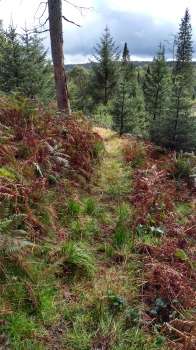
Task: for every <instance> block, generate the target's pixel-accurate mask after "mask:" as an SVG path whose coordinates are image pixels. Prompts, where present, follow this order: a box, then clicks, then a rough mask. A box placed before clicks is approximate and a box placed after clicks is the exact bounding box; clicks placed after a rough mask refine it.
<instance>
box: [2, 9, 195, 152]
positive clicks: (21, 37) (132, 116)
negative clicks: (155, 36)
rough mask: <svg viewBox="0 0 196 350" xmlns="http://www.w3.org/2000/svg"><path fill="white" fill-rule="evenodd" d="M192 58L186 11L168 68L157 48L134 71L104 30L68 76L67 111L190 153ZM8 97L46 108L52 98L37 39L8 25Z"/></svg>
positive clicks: (50, 80)
mask: <svg viewBox="0 0 196 350" xmlns="http://www.w3.org/2000/svg"><path fill="white" fill-rule="evenodd" d="M192 55H193V47H192V28H191V21H190V14H189V11H188V9H187V10H186V11H185V15H184V17H183V18H182V21H181V23H180V28H179V32H178V35H177V40H176V59H175V61H174V62H173V65H168V63H167V61H166V58H165V49H164V46H162V45H161V44H160V46H159V48H158V51H157V53H156V55H155V57H154V59H153V61H152V63H151V64H149V65H148V66H147V67H139V68H137V67H136V66H135V65H134V64H133V63H132V61H131V58H130V53H129V48H128V45H127V43H125V44H124V49H123V52H122V53H121V52H120V50H119V48H118V47H117V45H116V43H115V41H114V39H113V38H112V35H111V34H110V30H109V28H108V27H106V28H105V30H104V33H103V35H102V37H101V38H100V42H99V43H98V44H97V45H96V46H95V49H94V59H93V62H91V65H90V68H89V69H85V68H84V67H81V66H75V67H74V68H73V69H72V70H71V71H70V72H69V73H68V85H69V86H68V88H69V97H70V102H71V107H72V110H73V111H82V112H83V113H84V114H85V115H87V116H88V117H90V118H92V119H93V120H94V121H95V122H98V123H99V124H101V125H103V126H108V127H112V128H113V129H114V130H116V131H117V132H119V134H120V135H122V134H124V133H131V134H134V135H141V136H142V137H145V138H148V139H150V140H151V141H153V142H155V143H157V144H158V145H161V146H164V147H167V148H170V149H175V150H177V151H179V150H181V149H182V150H195V149H196V117H195V116H194V115H193V112H192V111H193V109H192V105H193V98H194V96H195V86H194V85H195V81H194V80H196V79H194V74H195V71H194V67H193V63H192ZM13 92H17V93H20V94H22V95H24V96H27V97H29V98H31V99H35V100H40V101H43V102H45V103H47V102H48V101H51V100H53V99H54V97H55V88H54V73H53V66H52V64H51V63H50V61H49V60H48V58H47V52H46V51H45V50H44V47H43V44H42V40H41V39H40V38H39V37H38V36H37V35H36V34H32V33H29V32H28V31H27V30H24V32H23V33H22V34H19V33H17V30H16V29H15V28H14V27H13V26H10V27H9V28H8V29H7V30H3V29H0V93H2V94H10V93H13Z"/></svg>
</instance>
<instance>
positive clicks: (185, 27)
mask: <svg viewBox="0 0 196 350" xmlns="http://www.w3.org/2000/svg"><path fill="white" fill-rule="evenodd" d="M191 39H192V30H191V23H190V15H189V12H188V10H186V12H185V15H184V18H183V19H182V22H181V25H180V30H179V34H178V37H177V53H176V64H175V67H174V71H173V86H172V95H171V104H170V111H169V113H168V117H167V121H166V125H165V127H164V128H163V136H164V137H163V139H162V144H164V145H165V146H166V147H169V148H172V149H176V150H178V151H179V150H180V149H182V150H191V149H195V147H196V119H195V118H194V117H192V115H191V113H192V111H191V109H192V101H191V98H192V91H193V86H192V75H193V67H192V52H193V49H192V40H191Z"/></svg>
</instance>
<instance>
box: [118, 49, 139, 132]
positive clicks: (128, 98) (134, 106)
mask: <svg viewBox="0 0 196 350" xmlns="http://www.w3.org/2000/svg"><path fill="white" fill-rule="evenodd" d="M113 126H114V129H115V130H117V131H118V132H119V134H120V135H122V134H123V133H125V132H132V133H135V134H141V133H142V132H143V130H144V128H145V113H144V100H143V93H142V91H141V89H140V86H139V84H138V81H137V72H136V70H135V68H134V66H133V64H132V63H131V61H130V55H129V50H128V47H127V43H125V45H124V50H123V55H122V61H121V69H120V79H119V81H118V87H117V91H116V95H115V98H114V104H113Z"/></svg>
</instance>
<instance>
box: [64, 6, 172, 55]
mask: <svg viewBox="0 0 196 350" xmlns="http://www.w3.org/2000/svg"><path fill="white" fill-rule="evenodd" d="M106 25H108V26H109V28H110V31H111V33H112V36H113V37H114V39H115V41H116V43H117V45H119V46H120V47H121V48H122V47H123V44H124V42H125V41H127V43H128V45H129V49H130V52H131V54H132V55H135V56H140V57H153V56H154V54H155V52H156V50H157V47H158V45H159V43H160V42H164V43H165V45H166V49H167V52H168V56H171V51H172V50H171V47H172V45H171V43H172V40H173V36H172V35H174V34H176V32H177V30H178V25H176V26H175V25H174V24H172V23H170V22H166V21H164V22H161V23H158V22H156V21H155V19H154V18H152V17H150V16H147V15H144V14H133V13H126V12H117V11H112V10H109V9H108V8H102V10H100V11H99V12H98V13H97V20H96V21H95V22H94V23H91V24H90V25H89V24H88V25H86V26H84V27H81V28H73V27H70V25H68V24H66V28H65V31H64V42H65V54H67V55H77V54H80V55H84V56H88V55H89V56H90V55H92V52H93V47H94V46H95V44H96V43H97V42H98V41H99V37H100V35H101V34H102V32H103V29H104V27H105V26H106ZM166 41H169V42H170V44H168V42H166Z"/></svg>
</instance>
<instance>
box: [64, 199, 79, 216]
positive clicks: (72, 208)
mask: <svg viewBox="0 0 196 350" xmlns="http://www.w3.org/2000/svg"><path fill="white" fill-rule="evenodd" d="M80 212H81V205H80V203H79V202H77V201H75V200H73V199H70V200H69V201H68V203H67V213H68V215H69V216H71V217H77V216H78V215H79V214H80Z"/></svg>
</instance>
